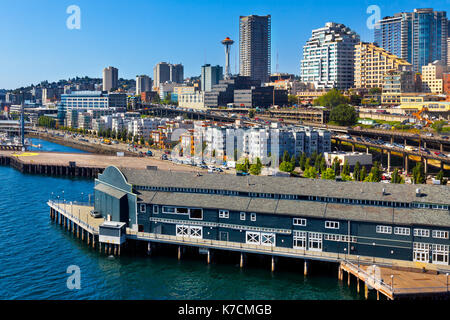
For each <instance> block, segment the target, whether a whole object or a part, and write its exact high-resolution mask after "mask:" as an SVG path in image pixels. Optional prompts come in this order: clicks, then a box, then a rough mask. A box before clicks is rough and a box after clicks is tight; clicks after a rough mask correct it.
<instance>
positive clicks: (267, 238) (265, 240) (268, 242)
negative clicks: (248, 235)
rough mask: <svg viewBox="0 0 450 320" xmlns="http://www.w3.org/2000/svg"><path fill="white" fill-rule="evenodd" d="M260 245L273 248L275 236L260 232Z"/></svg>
mask: <svg viewBox="0 0 450 320" xmlns="http://www.w3.org/2000/svg"><path fill="white" fill-rule="evenodd" d="M261 245H263V246H269V247H270V246H275V234H274V233H262V232H261Z"/></svg>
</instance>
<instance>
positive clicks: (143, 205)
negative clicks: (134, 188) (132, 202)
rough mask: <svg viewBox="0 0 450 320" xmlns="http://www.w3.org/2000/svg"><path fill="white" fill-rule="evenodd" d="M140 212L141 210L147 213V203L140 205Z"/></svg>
mask: <svg viewBox="0 0 450 320" xmlns="http://www.w3.org/2000/svg"><path fill="white" fill-rule="evenodd" d="M139 210H140V211H141V212H145V203H141V204H140V206H139Z"/></svg>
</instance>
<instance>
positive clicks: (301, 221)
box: [292, 218, 306, 227]
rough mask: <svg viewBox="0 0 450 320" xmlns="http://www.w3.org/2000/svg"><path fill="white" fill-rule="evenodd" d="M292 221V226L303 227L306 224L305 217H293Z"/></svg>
mask: <svg viewBox="0 0 450 320" xmlns="http://www.w3.org/2000/svg"><path fill="white" fill-rule="evenodd" d="M292 223H293V224H294V226H302V227H305V226H306V219H301V218H294V219H293V222H292Z"/></svg>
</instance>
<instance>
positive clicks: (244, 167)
mask: <svg viewBox="0 0 450 320" xmlns="http://www.w3.org/2000/svg"><path fill="white" fill-rule="evenodd" d="M249 169H250V162H249V161H248V158H244V159H243V161H239V162H238V163H236V171H242V172H248V171H249Z"/></svg>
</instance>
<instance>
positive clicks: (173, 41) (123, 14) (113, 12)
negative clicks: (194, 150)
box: [0, 0, 450, 89]
mask: <svg viewBox="0 0 450 320" xmlns="http://www.w3.org/2000/svg"><path fill="white" fill-rule="evenodd" d="M70 5H77V6H79V7H80V9H81V29H80V30H69V29H68V28H67V27H66V20H67V18H68V17H69V14H67V13H66V9H67V7H68V6H70ZM370 5H378V6H379V7H380V9H381V17H384V16H388V15H393V14H394V13H397V12H401V11H412V10H413V9H414V8H427V7H430V6H431V5H432V7H433V8H434V9H435V10H446V11H450V0H433V1H432V2H430V1H416V0H408V1H407V0H370V1H367V0H353V1H350V0H340V1H324V0H296V1H290V0H285V1H274V0H272V1H267V0H257V1H255V0H241V1H235V0H228V1H215V0H210V1H205V0H195V1H187V0H185V1H179V0H164V1H161V0H158V1H153V0H128V1H117V0H109V1H108V0H70V1H66V0H40V1H37V0H17V1H11V0H0V30H1V45H0V88H5V89H13V88H17V87H20V86H25V85H30V84H32V83H38V82H40V81H43V80H49V81H56V80H59V79H68V78H71V77H75V76H85V75H87V76H90V77H99V78H100V77H101V75H102V70H103V68H104V67H106V66H109V65H112V66H115V67H117V68H119V77H121V78H134V77H135V76H136V75H137V74H148V75H150V76H151V77H153V66H154V65H155V64H156V63H158V62H160V61H167V62H172V63H182V64H183V65H184V70H185V76H195V75H199V74H200V67H201V66H202V65H203V64H204V63H205V62H206V63H210V64H214V65H215V64H220V65H224V60H225V58H224V50H223V47H222V45H221V44H220V41H221V40H222V39H223V38H225V37H226V36H229V37H231V38H232V39H234V40H235V41H236V43H235V45H234V46H233V49H232V53H231V69H232V72H233V73H234V71H235V68H236V69H237V70H239V68H238V66H237V65H236V63H235V59H236V58H237V59H239V53H238V40H239V16H240V15H250V14H259V15H266V14H271V15H272V72H275V71H276V64H277V60H276V57H277V53H278V65H279V67H278V71H280V72H289V73H294V74H299V66H300V60H301V57H302V56H301V50H302V47H303V45H304V44H305V42H306V41H307V40H308V39H309V37H310V35H311V30H312V29H315V28H319V27H322V26H323V25H324V24H325V23H326V22H328V21H333V22H339V23H344V24H345V25H347V26H349V27H350V28H351V29H353V30H355V31H356V32H357V33H358V34H359V35H360V36H361V39H362V40H363V41H373V30H370V29H368V28H367V26H366V21H367V19H368V18H369V16H370V14H367V13H366V10H367V8H368V7H369V6H370Z"/></svg>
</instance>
